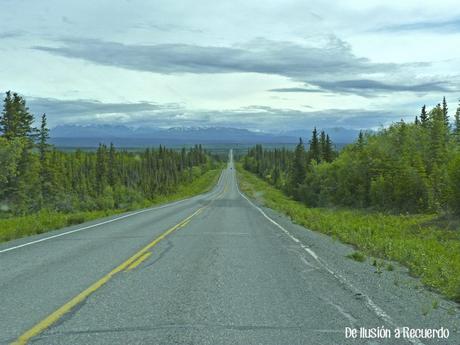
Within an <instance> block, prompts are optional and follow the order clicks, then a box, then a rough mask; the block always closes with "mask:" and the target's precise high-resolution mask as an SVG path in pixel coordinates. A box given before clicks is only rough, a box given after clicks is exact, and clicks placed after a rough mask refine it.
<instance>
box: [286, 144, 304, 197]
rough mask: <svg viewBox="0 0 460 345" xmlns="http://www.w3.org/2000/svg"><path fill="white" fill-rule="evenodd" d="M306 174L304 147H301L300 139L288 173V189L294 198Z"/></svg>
mask: <svg viewBox="0 0 460 345" xmlns="http://www.w3.org/2000/svg"><path fill="white" fill-rule="evenodd" d="M306 174H307V163H306V159H305V147H304V145H303V141H302V138H299V143H298V144H297V146H296V148H295V151H294V157H293V161H292V165H291V171H290V181H289V184H290V186H289V189H290V191H291V193H293V194H294V196H295V197H298V195H297V189H298V187H299V185H300V184H302V183H303V181H304V180H305V176H306Z"/></svg>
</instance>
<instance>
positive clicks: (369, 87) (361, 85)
mask: <svg viewBox="0 0 460 345" xmlns="http://www.w3.org/2000/svg"><path fill="white" fill-rule="evenodd" d="M309 84H311V85H313V86H315V87H318V88H315V89H312V88H311V87H305V88H301V87H296V88H280V89H271V90H269V91H272V92H307V93H309V92H338V93H353V94H361V95H362V96H372V95H375V94H376V93H380V92H417V93H428V92H445V93H447V92H457V91H458V89H457V88H453V87H452V86H451V85H450V84H449V82H443V81H435V82H427V83H418V84H410V85H404V84H389V83H384V82H380V81H376V80H370V79H355V80H340V81H310V82H309Z"/></svg>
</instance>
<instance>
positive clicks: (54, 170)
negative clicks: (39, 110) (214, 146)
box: [0, 92, 217, 238]
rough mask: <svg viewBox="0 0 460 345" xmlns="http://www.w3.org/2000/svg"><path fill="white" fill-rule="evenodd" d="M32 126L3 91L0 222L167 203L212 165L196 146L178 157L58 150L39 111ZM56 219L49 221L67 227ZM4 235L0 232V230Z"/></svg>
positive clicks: (161, 151)
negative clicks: (30, 216)
mask: <svg viewBox="0 0 460 345" xmlns="http://www.w3.org/2000/svg"><path fill="white" fill-rule="evenodd" d="M32 123H33V115H32V114H30V113H29V111H28V108H27V106H26V102H25V100H24V99H23V98H22V97H21V96H19V95H18V94H16V93H11V92H7V94H6V97H5V99H4V106H3V112H2V114H1V116H0V167H1V174H0V217H1V218H7V217H19V218H21V217H25V218H24V219H28V218H27V217H28V216H29V215H33V214H37V215H38V217H40V216H39V215H41V214H42V213H43V212H44V210H47V211H46V212H48V213H50V214H54V213H56V212H57V213H66V214H71V213H79V212H83V213H85V214H86V213H88V214H90V215H91V214H92V213H91V212H94V211H112V210H125V209H129V208H131V207H134V206H146V205H149V204H151V203H152V202H156V201H157V200H160V199H161V200H166V199H167V198H165V196H169V195H174V194H175V193H177V192H178V191H180V190H181V188H183V186H187V185H189V184H192V183H193V182H194V181H195V180H197V179H199V178H200V177H201V176H204V175H205V174H206V172H208V171H211V170H213V169H215V168H216V166H217V163H216V161H215V160H214V159H213V158H212V157H211V156H210V155H209V154H208V153H207V152H205V150H203V148H202V147H201V145H196V146H195V147H193V148H190V149H188V150H186V149H183V150H181V151H180V152H179V151H177V150H171V149H167V148H165V147H163V146H161V145H160V147H159V148H158V149H146V150H144V151H143V152H128V151H117V150H116V149H115V147H114V146H113V145H110V148H107V146H105V145H102V144H101V145H99V147H98V149H97V151H96V152H83V151H80V150H77V151H76V152H62V151H58V150H56V149H55V148H53V147H51V146H50V145H49V144H48V143H47V141H48V138H49V130H48V128H47V123H46V115H45V114H43V115H42V117H41V124H40V128H39V129H38V130H36V129H35V128H32ZM46 212H45V213H46ZM96 214H98V213H96ZM56 217H57V218H55V219H57V221H56V222H55V223H52V224H56V225H62V226H64V225H66V224H73V222H74V221H73V220H72V219H70V220H68V221H69V222H70V223H67V220H65V219H64V218H65V217H64V218H62V217H61V216H56ZM77 218H78V217H77ZM21 219H22V218H21ZM78 219H80V220H82V218H78ZM85 219H86V218H85ZM12 224H15V222H14V219H13V220H12ZM34 224H35V223H34ZM37 224H42V225H43V226H40V225H37V228H36V229H35V228H34V227H33V226H32V227H31V226H27V224H26V229H32V230H30V231H29V230H24V231H25V233H34V232H37V231H39V230H38V229H45V228H48V225H49V224H48V223H41V222H39V223H37ZM33 229H35V230H33ZM3 230H4V229H2V228H0V232H2V231H3ZM21 234H22V233H19V236H20V235H21ZM0 236H1V235H0ZM11 236H12V237H11ZM7 237H8V238H15V237H17V236H16V235H11V234H10V235H8V236H7ZM5 238H6V237H5Z"/></svg>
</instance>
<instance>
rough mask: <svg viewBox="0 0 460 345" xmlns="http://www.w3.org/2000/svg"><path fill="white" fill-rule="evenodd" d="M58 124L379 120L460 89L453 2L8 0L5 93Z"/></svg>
mask: <svg viewBox="0 0 460 345" xmlns="http://www.w3.org/2000/svg"><path fill="white" fill-rule="evenodd" d="M9 89H11V90H14V91H17V92H19V93H21V94H22V95H24V96H25V97H26V99H27V100H28V104H29V106H30V108H31V110H32V111H33V112H36V113H40V112H46V113H47V114H48V117H49V119H50V124H51V125H52V126H55V125H58V124H65V123H78V124H90V123H116V124H120V123H124V124H127V125H132V126H154V127H170V126H231V127H240V128H249V129H252V130H263V131H273V132H276V131H284V130H290V129H301V128H310V127H312V126H313V125H317V126H319V127H338V126H340V127H349V128H375V127H378V126H380V125H387V124H389V123H391V122H393V121H397V120H399V119H401V118H404V119H413V117H414V116H415V115H416V114H417V113H418V112H419V108H420V107H421V105H423V104H427V105H428V106H433V105H436V104H437V103H439V102H440V100H441V99H442V97H443V96H444V95H445V96H446V98H447V100H448V102H449V108H450V109H451V110H453V109H455V108H456V106H457V102H458V98H459V97H460V7H459V6H458V1H457V0H437V1H432V0H429V1H424V2H421V1H420V0H416V1H415V0H414V1H413V0H405V1H400V2H388V1H366V0H349V1H341V2H340V3H339V1H332V0H329V1H324V0H318V1H310V0H303V1H301V0H278V1H272V0H266V1H259V0H244V1H240V0H233V1H225V2H224V1H212V0H204V1H202V0H195V1H191V0H190V1H179V0H155V1H149V0H125V1H122V0H120V1H109V0H97V1H95V0H91V1H89V0H78V1H76V0H66V1H62V0H42V1H34V0H2V3H1V12H0V91H1V92H4V91H6V90H9Z"/></svg>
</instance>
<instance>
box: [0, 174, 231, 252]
mask: <svg viewBox="0 0 460 345" xmlns="http://www.w3.org/2000/svg"><path fill="white" fill-rule="evenodd" d="M223 174H224V172H223V171H222V173H221V174H220V177H219V180H218V181H217V184H216V185H217V186H218V185H219V183H221V180H222V176H223ZM216 192H217V190H216V191H213V192H210V193H209V195H212V194H215V193H216ZM204 195H206V194H204ZM199 196H203V194H200V195H194V196H192V197H190V198H187V199H182V200H179V201H175V202H172V203H170V204H166V205H162V206H155V207H151V208H147V209H144V210H140V211H136V212H132V213H129V214H125V215H123V216H120V217H117V218H113V219H109V220H106V221H103V222H101V223H97V224H92V225H88V226H84V227H82V228H78V229H74V230H69V231H66V232H62V233H60V234H56V235H53V236H48V237H44V238H40V239H39V240H35V241H31V242H27V243H23V244H20V245H17V246H14V247H10V248H6V249H2V250H0V254H2V253H6V252H9V251H12V250H15V249H19V248H23V247H27V246H30V245H32V244H36V243H40V242H44V241H48V240H52V239H53V238H57V237H62V236H66V235H70V234H73V233H75V232H79V231H83V230H88V229H91V228H95V227H97V226H100V225H104V224H108V223H112V222H116V221H117V220H120V219H124V218H128V217H131V216H135V215H137V214H140V213H144V212H148V211H154V210H159V209H162V208H166V207H170V206H174V205H177V204H180V203H183V202H185V201H189V200H191V199H194V198H197V197H199Z"/></svg>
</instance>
